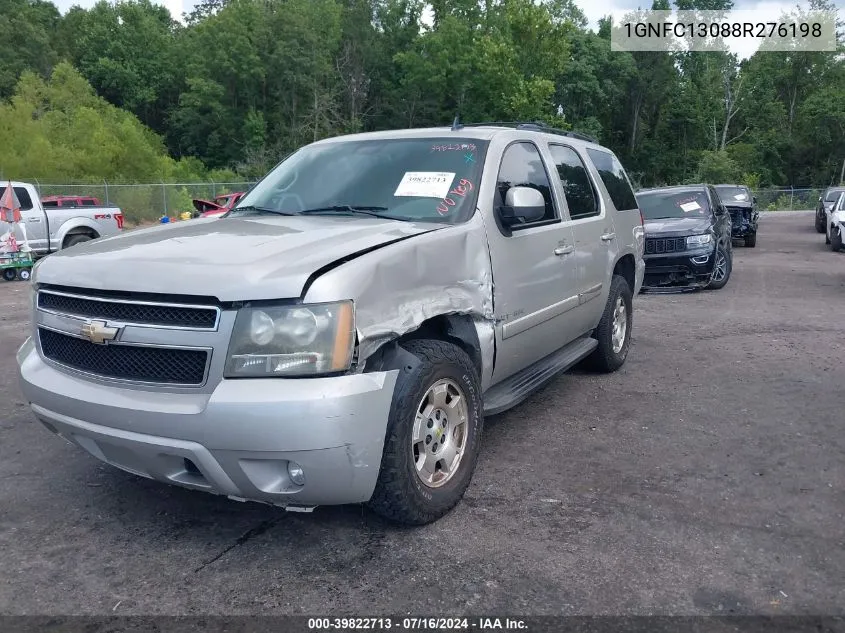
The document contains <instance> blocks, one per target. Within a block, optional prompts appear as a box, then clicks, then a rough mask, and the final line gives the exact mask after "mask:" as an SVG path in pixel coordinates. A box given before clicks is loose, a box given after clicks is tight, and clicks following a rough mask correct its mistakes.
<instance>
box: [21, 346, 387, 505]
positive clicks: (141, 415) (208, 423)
mask: <svg viewBox="0 0 845 633" xmlns="http://www.w3.org/2000/svg"><path fill="white" fill-rule="evenodd" d="M18 366H19V378H20V383H21V388H22V391H23V393H24V396H25V397H26V399H27V400H28V401H29V402H30V405H31V408H32V411H33V413H34V414H35V416H36V417H37V418H38V420H40V421H41V422H42V423H43V424H44V426H45V427H47V428H48V429H49V430H50V431H52V432H53V433H56V434H58V435H60V436H61V437H63V438H65V439H66V440H68V441H69V442H71V443H73V444H76V445H77V446H79V447H81V448H83V449H85V450H86V451H87V452H89V453H91V454H92V455H93V456H94V457H96V458H98V459H100V460H102V461H104V462H107V463H109V464H111V465H113V466H116V467H118V468H121V469H123V470H126V471H129V472H131V473H135V474H137V475H141V476H143V477H149V478H151V479H156V480H158V481H161V482H164V483H170V484H176V485H179V486H184V487H186V488H193V489H196V490H203V491H206V492H211V493H215V494H220V495H226V496H230V497H235V498H238V499H241V500H242V499H249V500H253V501H260V502H265V503H271V504H274V505H282V506H286V505H291V506H316V505H332V504H342V503H357V502H363V501H367V500H368V499H369V498H370V497H371V496H372V493H373V490H374V488H375V484H376V479H377V478H378V472H379V469H380V466H381V456H382V449H383V447H384V437H385V431H386V427H387V420H388V415H389V412H390V404H391V400H392V396H393V388H394V385H395V383H396V374H397V372H396V371H390V372H374V373H368V374H355V375H347V376H338V377H331V378H310V379H278V378H277V379H241V380H223V381H221V382H220V384H219V385H218V386H217V387H216V388H215V389H214V391H213V392H212V393H210V394H208V393H206V394H191V393H161V392H155V391H141V390H137V389H129V388H125V387H117V386H112V385H104V384H100V383H94V382H90V381H88V380H85V379H83V378H78V377H76V376H74V375H71V374H68V373H65V372H63V371H59V370H58V369H56V368H54V367H52V366H50V365H48V364H46V363H45V362H44V361H43V360H42V359H41V357H40V356H39V354H38V352H37V350H36V348H35V345H34V343H33V341H32V340H31V339H28V340H27V341H26V342H25V343H24V345H23V346H22V347H21V348H20V350H19V351H18ZM289 461H295V462H297V463H298V464H299V465H300V466H301V467H302V469H303V472H304V475H305V481H304V484H303V485H301V486H298V485H296V484H295V483H294V482H293V481H291V479H290V476H289V475H288V468H287V467H288V462H289Z"/></svg>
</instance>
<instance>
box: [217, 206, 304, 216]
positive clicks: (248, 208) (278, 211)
mask: <svg viewBox="0 0 845 633" xmlns="http://www.w3.org/2000/svg"><path fill="white" fill-rule="evenodd" d="M232 211H257V212H259V213H275V214H276V215H296V214H295V213H294V212H293V211H282V210H281V209H270V208H268V207H256V206H255V205H251V204H250V205H247V206H245V207H235V208H234V209H231V210H230V213H231V212H232Z"/></svg>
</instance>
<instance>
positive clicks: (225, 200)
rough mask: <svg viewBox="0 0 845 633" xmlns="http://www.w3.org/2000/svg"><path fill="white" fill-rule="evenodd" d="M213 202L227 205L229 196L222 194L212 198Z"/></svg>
mask: <svg viewBox="0 0 845 633" xmlns="http://www.w3.org/2000/svg"><path fill="white" fill-rule="evenodd" d="M214 204H219V205H220V206H221V207H226V206H229V196H222V197H220V198H215V199H214Z"/></svg>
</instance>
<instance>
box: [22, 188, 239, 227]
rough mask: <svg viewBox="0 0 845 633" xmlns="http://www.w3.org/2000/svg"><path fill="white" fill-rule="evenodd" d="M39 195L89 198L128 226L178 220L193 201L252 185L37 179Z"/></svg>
mask: <svg viewBox="0 0 845 633" xmlns="http://www.w3.org/2000/svg"><path fill="white" fill-rule="evenodd" d="M25 182H30V183H32V184H33V185H35V188H36V189H37V190H38V194H39V196H41V198H44V197H46V196H92V197H94V198H97V199H99V201H100V202H101V203H102V204H103V205H106V206H115V207H119V208H120V209H121V210H122V211H123V215H124V216H125V217H126V220H127V221H128V222H129V223H135V224H137V223H139V222H150V221H157V220H159V218H161V217H162V216H164V215H167V216H170V217H179V215H180V214H181V213H183V212H185V211H190V212H193V211H194V206H193V204H192V202H191V201H192V200H194V199H196V198H199V199H202V200H212V201H213V200H214V199H215V198H216V197H217V196H222V195H224V194H227V193H234V192H237V191H247V190H248V189H249V188H250V187H252V185H254V184H255V183H254V182H214V181H209V182H190V183H178V182H177V183H148V184H121V183H110V182H107V181H105V180H104V181H102V182H101V183H89V184H52V183H44V182H40V181H38V180H36V179H32V180H26V181H25Z"/></svg>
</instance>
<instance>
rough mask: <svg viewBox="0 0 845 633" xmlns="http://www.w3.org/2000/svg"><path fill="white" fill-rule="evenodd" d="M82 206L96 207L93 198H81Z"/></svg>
mask: <svg viewBox="0 0 845 633" xmlns="http://www.w3.org/2000/svg"><path fill="white" fill-rule="evenodd" d="M82 206H84V207H96V206H97V202H96V201H95V200H94V198H82Z"/></svg>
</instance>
